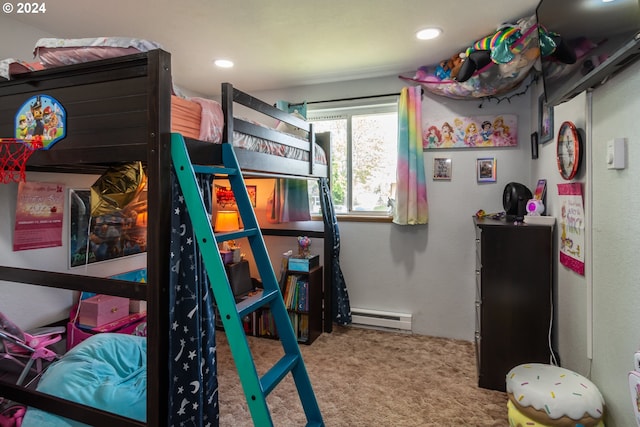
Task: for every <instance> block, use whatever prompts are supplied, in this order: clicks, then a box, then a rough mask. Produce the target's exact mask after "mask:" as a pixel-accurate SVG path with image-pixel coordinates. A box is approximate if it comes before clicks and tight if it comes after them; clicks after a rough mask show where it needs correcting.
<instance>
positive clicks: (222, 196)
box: [215, 184, 258, 209]
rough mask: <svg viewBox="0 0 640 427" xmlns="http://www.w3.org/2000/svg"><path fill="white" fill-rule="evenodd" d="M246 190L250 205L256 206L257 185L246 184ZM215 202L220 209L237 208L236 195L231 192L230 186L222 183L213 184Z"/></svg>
mask: <svg viewBox="0 0 640 427" xmlns="http://www.w3.org/2000/svg"><path fill="white" fill-rule="evenodd" d="M246 187H247V192H248V193H249V200H250V201H251V206H253V207H254V208H255V207H256V201H257V195H258V187H257V186H255V185H247V186H246ZM215 193H216V203H217V204H218V207H219V208H220V209H237V208H238V206H237V205H236V197H235V195H234V194H233V190H231V187H225V186H222V185H217V184H216V185H215Z"/></svg>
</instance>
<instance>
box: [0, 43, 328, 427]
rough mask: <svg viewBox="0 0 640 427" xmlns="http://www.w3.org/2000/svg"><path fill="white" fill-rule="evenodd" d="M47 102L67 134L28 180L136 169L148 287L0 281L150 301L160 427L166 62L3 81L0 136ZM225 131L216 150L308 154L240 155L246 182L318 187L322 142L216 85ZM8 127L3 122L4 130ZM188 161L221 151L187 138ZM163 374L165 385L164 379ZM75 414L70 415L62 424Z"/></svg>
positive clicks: (108, 416)
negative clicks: (144, 184) (253, 143)
mask: <svg viewBox="0 0 640 427" xmlns="http://www.w3.org/2000/svg"><path fill="white" fill-rule="evenodd" d="M41 93H46V94H47V95H50V96H52V97H54V98H55V99H58V100H59V101H60V102H61V103H63V104H64V106H65V108H66V115H67V134H66V137H65V138H64V139H62V140H61V141H59V142H57V143H56V144H55V146H52V147H51V148H50V149H48V150H38V151H35V152H34V153H33V154H32V155H31V157H30V159H29V160H28V163H27V170H29V171H42V172H54V173H84V174H101V173H103V172H104V171H105V170H106V169H107V168H108V167H109V166H110V165H113V164H121V163H124V162H134V161H142V162H144V164H145V169H146V175H147V179H148V210H149V219H148V225H147V230H148V231H147V234H148V246H147V282H146V283H132V282H129V281H122V280H115V279H108V278H99V277H91V279H90V280H87V277H86V276H82V275H78V274H66V273H59V272H50V271H42V270H37V269H27V268H17V267H11V266H0V280H2V281H8V282H16V283H24V284H29V285H37V286H46V287H56V288H64V289H68V290H74V291H90V292H95V293H102V294H109V295H117V296H122V297H127V298H131V299H137V300H146V301H147V345H148V348H149V351H148V353H147V370H148V371H147V372H148V373H149V375H148V384H147V422H146V425H149V426H160V425H164V424H165V423H166V413H165V412H166V406H167V396H168V393H169V387H170V381H169V378H168V375H166V367H167V366H168V354H169V351H168V347H169V343H168V333H167V331H169V329H170V325H169V297H168V288H169V286H170V281H169V274H167V265H168V264H169V263H168V259H169V252H170V241H169V239H170V237H169V236H170V232H169V230H170V228H171V216H170V215H171V213H170V211H171V193H172V187H171V185H172V184H171V179H170V175H171V173H170V171H171V153H170V144H171V141H170V139H171V136H170V135H171V131H172V127H171V119H170V117H171V110H172V93H173V91H172V78H171V56H170V54H169V53H168V52H166V51H163V50H161V49H154V50H150V51H148V52H143V53H135V54H131V55H127V56H121V57H114V58H109V59H103V60H98V61H91V62H86V63H82V64H75V65H68V66H62V67H56V68H50V69H45V70H41V71H34V72H30V73H25V74H20V75H18V76H15V78H12V79H11V80H8V81H5V82H1V81H0V99H1V100H2V101H1V102H0V135H12V134H13V133H14V131H15V127H14V123H13V117H14V115H15V112H16V111H18V109H19V108H20V106H21V105H22V103H23V102H24V100H25V99H27V98H29V97H30V96H34V95H36V94H41ZM234 104H240V105H243V106H245V107H248V108H250V109H251V110H253V111H258V112H260V113H261V114H266V115H267V116H269V117H272V118H274V119H276V120H279V121H282V122H284V123H287V124H288V125H291V126H294V127H298V128H302V129H305V130H306V131H307V132H306V135H307V138H306V140H301V139H299V138H295V137H293V136H291V135H286V134H283V133H281V132H278V131H275V130H272V129H269V128H266V127H264V126H260V125H258V124H256V123H253V122H251V121H249V120H244V119H240V118H236V117H234V113H233V111H234ZM221 105H222V107H221V108H222V110H223V115H224V128H223V130H222V142H225V143H226V141H232V140H233V139H234V134H238V133H240V134H248V135H251V136H253V137H256V138H261V139H266V140H270V141H275V142H277V143H279V144H283V145H285V146H292V147H294V148H295V149H296V150H301V151H303V152H306V156H304V158H305V159H306V160H297V159H291V158H285V157H278V156H274V155H271V154H265V153H260V152H254V151H250V150H243V149H237V150H234V151H235V152H236V156H237V158H238V161H239V163H240V165H241V168H242V170H243V172H246V173H250V174H252V176H265V177H293V178H297V179H316V178H321V177H324V178H326V177H328V176H330V174H329V165H330V162H329V159H328V158H327V159H326V161H325V162H321V163H318V162H317V158H318V156H317V153H316V150H319V149H320V150H323V151H324V152H325V153H326V155H327V156H328V155H329V147H328V145H325V146H324V147H322V145H321V144H328V140H327V141H325V140H323V141H318V142H317V143H316V141H315V135H314V133H313V129H312V127H311V126H310V125H309V124H307V123H306V122H304V121H302V120H300V119H297V118H296V117H294V116H291V115H289V114H286V113H284V112H282V111H280V110H277V109H276V108H274V107H273V106H271V105H268V104H266V103H264V102H262V101H260V100H258V99H257V98H254V97H252V96H250V95H248V94H246V93H244V92H242V91H240V90H238V89H236V88H234V87H233V86H232V85H231V84H226V83H225V84H223V85H222V101H221ZM5 118H9V120H6V119H5ZM186 145H187V148H188V150H189V155H190V156H191V158H192V159H194V163H196V162H197V163H199V164H220V163H221V151H222V150H221V144H216V143H211V142H206V141H201V140H198V139H194V138H186ZM301 232H304V230H303V231H301V230H287V229H282V228H278V229H276V228H274V229H272V230H265V231H264V232H263V233H264V234H265V235H267V234H269V235H285V236H287V235H288V236H296V235H298V234H300V233H301ZM309 235H310V236H312V237H313V236H316V237H321V238H323V239H325V242H324V259H325V270H324V271H325V273H324V281H325V294H324V297H323V298H324V326H325V331H327V332H330V331H331V326H332V316H331V300H332V298H331V287H330V286H328V285H327V284H328V283H330V282H331V277H332V275H333V271H332V263H331V262H330V260H331V258H332V246H333V241H332V237H331V234H330V233H328V230H327V226H326V225H325V228H324V231H323V232H317V231H316V232H310V233H309ZM163 374H164V375H163ZM0 396H2V397H4V398H6V399H10V400H13V401H16V402H21V403H23V404H28V405H29V406H32V407H36V408H39V409H42V410H43V411H47V412H52V413H57V414H60V415H63V414H67V415H65V416H69V417H70V418H74V419H76V420H78V421H81V422H87V423H91V424H93V425H103V426H110V425H121V426H134V425H135V426H139V425H145V424H144V423H140V422H136V421H132V420H131V419H127V418H123V417H121V416H118V415H116V414H113V413H109V412H104V411H101V410H98V409H95V408H92V407H89V406H83V405H78V404H76V403H73V402H70V401H68V400H64V399H59V398H56V397H54V396H51V395H48V394H44V393H40V392H38V391H34V390H30V389H26V388H23V387H19V386H16V385H13V384H9V383H7V382H4V381H0ZM69 414H73V415H69Z"/></svg>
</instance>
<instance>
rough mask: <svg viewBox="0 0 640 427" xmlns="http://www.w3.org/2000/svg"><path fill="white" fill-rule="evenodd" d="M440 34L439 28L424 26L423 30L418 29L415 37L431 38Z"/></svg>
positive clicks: (421, 38)
mask: <svg viewBox="0 0 640 427" xmlns="http://www.w3.org/2000/svg"><path fill="white" fill-rule="evenodd" d="M440 34H442V30H441V29H440V28H425V29H424V30H420V31H418V32H417V33H416V37H417V38H418V39H419V40H431V39H435V38H436V37H438V36H439V35H440Z"/></svg>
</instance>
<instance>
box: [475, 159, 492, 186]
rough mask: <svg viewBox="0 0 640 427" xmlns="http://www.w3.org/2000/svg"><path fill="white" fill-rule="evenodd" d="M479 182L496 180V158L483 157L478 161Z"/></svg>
mask: <svg viewBox="0 0 640 427" xmlns="http://www.w3.org/2000/svg"><path fill="white" fill-rule="evenodd" d="M476 163H477V174H478V182H496V158H495V157H483V158H481V159H478V160H477V161H476Z"/></svg>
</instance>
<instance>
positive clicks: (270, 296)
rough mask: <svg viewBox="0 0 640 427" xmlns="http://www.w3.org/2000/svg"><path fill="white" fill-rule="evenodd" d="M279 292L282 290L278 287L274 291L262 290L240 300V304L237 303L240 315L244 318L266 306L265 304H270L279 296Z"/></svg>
mask: <svg viewBox="0 0 640 427" xmlns="http://www.w3.org/2000/svg"><path fill="white" fill-rule="evenodd" d="M279 293H280V291H279V290H277V289H276V290H273V291H265V290H262V291H260V292H258V293H257V294H256V295H254V296H251V297H249V298H247V299H244V300H242V301H240V302H239V303H238V304H236V309H237V310H238V315H239V316H240V318H241V319H242V318H243V317H244V316H246V315H247V314H251V313H253V312H254V311H256V310H257V309H259V308H260V307H264V306H265V305H267V304H269V303H270V302H271V301H273V300H274V299H275V298H276V297H277V296H278V294H279Z"/></svg>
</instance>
